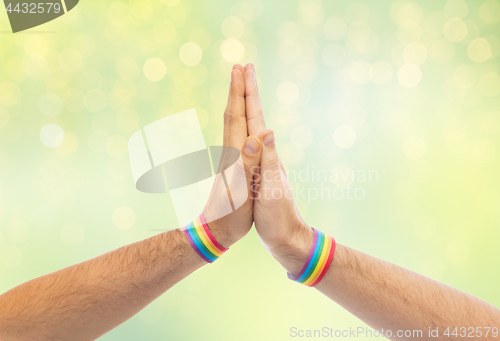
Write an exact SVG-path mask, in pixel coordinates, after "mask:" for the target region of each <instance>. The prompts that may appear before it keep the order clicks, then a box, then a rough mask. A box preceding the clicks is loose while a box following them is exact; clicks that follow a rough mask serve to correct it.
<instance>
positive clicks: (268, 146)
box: [259, 129, 282, 188]
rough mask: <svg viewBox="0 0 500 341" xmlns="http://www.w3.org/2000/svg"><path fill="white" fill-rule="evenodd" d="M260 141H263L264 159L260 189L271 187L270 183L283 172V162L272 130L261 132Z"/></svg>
mask: <svg viewBox="0 0 500 341" xmlns="http://www.w3.org/2000/svg"><path fill="white" fill-rule="evenodd" d="M259 139H260V140H261V141H262V144H263V147H262V157H261V160H260V167H261V169H260V177H261V179H260V187H261V188H262V187H266V186H268V185H269V181H272V180H273V179H275V178H276V175H277V173H276V172H281V171H282V170H281V161H280V159H279V157H278V153H277V152H276V146H275V141H274V139H275V138H274V132H273V131H272V130H270V129H265V130H263V131H261V132H260V134H259Z"/></svg>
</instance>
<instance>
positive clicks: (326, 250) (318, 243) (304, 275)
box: [288, 229, 336, 287]
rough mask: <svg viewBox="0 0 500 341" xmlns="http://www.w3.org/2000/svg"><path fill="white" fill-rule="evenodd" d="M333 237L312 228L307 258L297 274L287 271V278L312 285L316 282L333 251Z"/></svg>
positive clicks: (330, 258) (334, 244) (320, 277)
mask: <svg viewBox="0 0 500 341" xmlns="http://www.w3.org/2000/svg"><path fill="white" fill-rule="evenodd" d="M335 246H336V243H335V239H334V238H332V237H330V236H328V235H326V234H324V233H323V232H321V231H318V230H316V229H314V242H313V246H312V248H311V252H310V253H309V257H308V258H307V261H306V265H304V267H303V268H302V271H300V273H299V274H298V275H297V276H295V277H294V276H292V275H291V274H290V273H288V278H290V279H291V280H293V281H295V282H299V283H302V284H305V285H307V286H308V287H314V286H315V285H316V284H318V283H319V282H320V281H321V280H322V279H323V277H324V276H325V274H326V272H327V271H328V267H329V266H330V263H331V262H332V259H333V254H334V253H335Z"/></svg>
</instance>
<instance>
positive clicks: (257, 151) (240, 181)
mask: <svg viewBox="0 0 500 341" xmlns="http://www.w3.org/2000/svg"><path fill="white" fill-rule="evenodd" d="M261 154H262V143H261V142H260V140H259V139H258V138H257V137H255V136H249V137H247V138H246V140H245V143H244V145H243V148H242V150H241V156H240V157H239V158H238V160H237V161H236V162H235V163H234V165H233V166H231V167H229V168H228V169H227V170H226V171H225V172H224V173H225V176H226V181H227V187H228V189H229V192H230V196H231V201H232V203H233V208H234V209H235V210H236V209H238V208H239V207H241V206H242V205H243V204H244V203H245V202H246V201H247V199H248V198H249V197H253V195H252V194H253V193H252V185H253V177H254V175H255V174H256V173H257V172H258V169H259V163H260V156H261Z"/></svg>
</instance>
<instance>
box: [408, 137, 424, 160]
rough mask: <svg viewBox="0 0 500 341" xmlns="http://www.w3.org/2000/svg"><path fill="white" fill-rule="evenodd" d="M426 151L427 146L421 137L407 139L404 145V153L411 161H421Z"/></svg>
mask: <svg viewBox="0 0 500 341" xmlns="http://www.w3.org/2000/svg"><path fill="white" fill-rule="evenodd" d="M426 151H427V144H426V143H425V141H424V140H423V139H422V138H421V137H418V136H412V137H409V138H407V139H406V140H405V141H404V143H403V153H404V155H405V156H406V157H407V158H409V159H412V160H416V159H419V158H421V157H422V156H424V155H425V152H426Z"/></svg>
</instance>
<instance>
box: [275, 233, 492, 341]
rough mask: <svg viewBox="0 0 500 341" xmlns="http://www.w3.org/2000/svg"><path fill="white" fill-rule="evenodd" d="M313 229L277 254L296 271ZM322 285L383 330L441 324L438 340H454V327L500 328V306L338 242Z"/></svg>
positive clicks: (333, 297) (331, 294)
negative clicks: (448, 332)
mask: <svg viewBox="0 0 500 341" xmlns="http://www.w3.org/2000/svg"><path fill="white" fill-rule="evenodd" d="M307 229H308V228H305V232H302V233H301V234H299V235H297V236H294V237H292V238H291V239H292V240H293V245H294V246H291V244H289V245H288V246H287V245H284V246H283V247H281V248H280V249H281V250H279V249H278V250H274V251H275V252H274V253H273V254H274V256H275V258H277V259H278V261H280V263H281V264H282V265H283V266H284V267H285V268H286V269H287V270H288V271H289V272H290V273H292V274H297V273H298V272H299V271H300V269H301V267H302V266H303V265H304V263H305V261H306V259H307V255H308V253H309V251H310V248H311V246H312V243H313V237H312V234H311V232H310V230H307ZM316 288H317V289H318V290H319V291H321V292H322V293H323V294H325V295H326V296H328V297H329V298H331V299H332V300H334V301H336V302H337V303H338V304H340V305H341V306H343V307H344V308H345V309H347V310H348V311H350V312H351V313H353V314H354V315H356V316H357V317H358V318H360V319H361V320H363V321H364V322H366V323H367V324H369V325H370V326H372V327H373V328H375V329H377V330H381V329H382V328H384V329H385V330H387V329H390V330H394V331H396V330H422V331H423V332H424V333H428V330H429V327H431V329H435V328H436V327H439V330H440V331H441V332H440V334H439V338H438V339H443V340H450V339H451V340H452V339H453V336H450V337H448V336H444V335H443V332H444V331H445V330H446V328H448V327H451V330H453V329H454V328H455V327H459V328H460V327H500V310H498V309H497V308H495V307H494V306H492V305H491V304H489V303H487V302H485V301H483V300H481V299H479V298H477V297H475V296H472V295H469V294H467V293H465V292H462V291H460V290H457V289H454V288H452V287H449V286H447V285H445V284H442V283H439V282H437V281H434V280H432V279H430V278H427V277H425V276H422V275H419V274H416V273H414V272H412V271H409V270H406V269H404V268H401V267H399V266H397V265H394V264H391V263H388V262H385V261H383V260H380V259H377V258H375V257H371V256H368V255H366V254H363V253H361V252H358V251H355V250H352V249H350V248H347V247H345V246H342V245H338V244H337V247H336V251H335V255H334V258H333V261H332V263H331V265H330V268H329V270H328V271H327V273H326V275H325V277H324V278H323V280H322V281H321V282H320V283H319V284H318V285H317V286H316ZM425 335H427V334H424V336H425ZM489 336H490V337H491V333H490V335H489ZM482 339H484V340H487V338H485V337H484V336H483V338H482Z"/></svg>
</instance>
